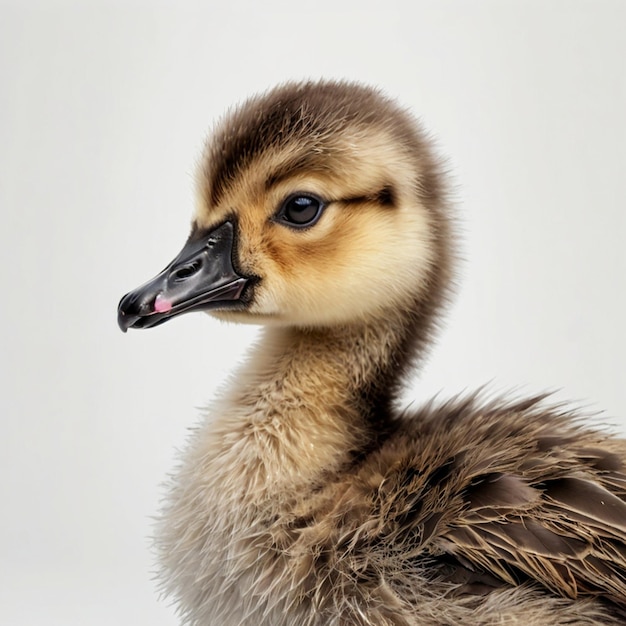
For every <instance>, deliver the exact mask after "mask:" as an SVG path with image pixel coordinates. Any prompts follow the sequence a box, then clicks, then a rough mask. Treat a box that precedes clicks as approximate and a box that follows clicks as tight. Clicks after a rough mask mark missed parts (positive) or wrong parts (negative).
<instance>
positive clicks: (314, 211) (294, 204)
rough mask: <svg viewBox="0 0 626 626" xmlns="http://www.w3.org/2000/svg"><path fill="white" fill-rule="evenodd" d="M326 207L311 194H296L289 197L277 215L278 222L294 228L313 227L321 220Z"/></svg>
mask: <svg viewBox="0 0 626 626" xmlns="http://www.w3.org/2000/svg"><path fill="white" fill-rule="evenodd" d="M325 207H326V205H325V204H324V202H323V201H322V200H321V199H320V198H318V197H316V196H313V195H311V194H304V193H299V194H294V195H292V196H289V197H288V198H287V199H286V200H285V201H284V202H283V203H282V205H281V207H280V209H279V211H278V213H277V214H276V218H275V219H276V221H277V222H280V223H282V224H286V225H288V226H291V227H293V228H305V227H307V226H312V225H313V224H315V222H317V220H318V219H319V218H320V216H321V214H322V212H323V211H324V208H325Z"/></svg>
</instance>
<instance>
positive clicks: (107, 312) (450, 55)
mask: <svg viewBox="0 0 626 626" xmlns="http://www.w3.org/2000/svg"><path fill="white" fill-rule="evenodd" d="M625 32H626V3H624V2H623V1H622V0H615V1H613V2H610V1H600V0H594V1H591V0H589V1H588V2H580V1H577V0H561V1H552V2H544V1H543V0H537V1H533V0H519V1H506V0H492V1H479V0H475V1H474V2H467V1H458V2H451V1H447V0H437V1H435V0H432V1H428V2H426V1H415V0H412V1H409V0H407V1H405V2H400V1H395V2H394V1H393V0H386V1H385V2H384V3H380V2H367V1H365V0H360V1H359V2H354V3H347V2H342V1H341V0H333V1H324V0H316V2H295V1H294V0H289V1H285V2H279V1H277V0H264V1H263V2H258V3H254V4H252V3H250V4H245V3H237V2H233V3H231V4H230V6H229V7H227V6H226V2H220V3H217V2H211V1H210V0H205V1H203V2H198V3H195V4H194V3H189V2H178V3H174V2H171V3H165V2H155V1H151V2H145V3H144V4H140V3H137V2H123V3H122V2H119V3H110V4H104V3H102V4H99V5H96V4H93V3H89V2H83V3H80V4H79V3H78V2H76V3H70V2H58V3H47V4H43V3H32V2H31V3H28V2H14V3H6V2H2V3H0V81H1V82H0V89H1V93H0V98H1V100H0V208H1V216H2V225H1V228H0V238H1V242H0V243H1V246H2V251H3V257H2V262H1V263H0V272H1V274H0V297H1V299H2V303H1V307H0V311H1V312H0V315H1V324H0V332H1V337H2V343H1V355H2V379H1V383H2V391H1V393H0V403H1V405H0V419H1V422H0V490H1V491H0V623H1V624H3V625H7V626H22V625H29V626H30V625H37V624H45V625H46V626H53V625H54V626H56V625H62V626H74V625H76V626H78V625H80V626H85V625H89V626H91V625H100V624H102V625H104V624H106V625H109V626H110V625H112V624H116V625H117V624H123V625H126V624H128V625H135V626H136V625H143V624H145V625H148V624H149V625H150V626H159V625H165V624H169V625H173V624H176V618H175V617H174V613H173V610H172V609H171V608H168V607H167V606H166V604H165V603H164V602H159V601H158V600H157V597H156V593H155V585H154V583H153V582H152V581H151V579H150V576H151V574H150V571H151V569H152V556H151V553H150V550H149V547H148V545H149V539H148V537H149V534H150V516H151V515H152V514H153V513H154V512H155V511H156V510H157V508H158V498H159V487H158V485H159V482H160V481H161V480H162V479H163V477H164V476H165V474H166V472H167V471H168V469H169V468H171V466H172V464H173V455H174V449H175V447H176V446H180V445H182V444H183V442H184V440H185V433H186V429H187V427H188V426H189V425H191V424H193V423H194V421H195V420H196V419H197V415H198V412H199V411H198V407H200V406H202V405H203V404H204V403H205V402H207V401H208V400H209V399H210V398H211V396H212V394H213V392H214V389H215V387H216V386H217V385H218V384H219V383H220V381H222V380H223V379H224V377H225V375H226V372H228V371H229V370H230V369H231V368H232V367H233V365H234V364H235V363H236V362H238V361H239V360H240V359H241V358H242V354H243V351H244V349H245V347H246V346H247V345H249V343H250V342H251V340H252V338H253V337H254V334H255V332H256V330H255V329H254V328H252V327H248V328H240V327H235V326H232V327H225V326H220V325H219V324H218V323H217V322H215V321H213V320H212V319H210V318H208V317H206V316H203V315H200V314H196V315H190V316H184V317H182V318H180V319H177V320H176V321H175V322H173V323H171V324H167V325H165V326H162V327H160V328H158V329H154V330H152V331H146V332H129V333H128V334H127V335H123V334H122V333H121V332H119V330H118V329H117V326H116V306H117V302H118V300H119V298H120V296H121V295H122V294H123V293H125V292H126V291H128V290H130V289H131V288H134V287H135V286H137V285H138V284H139V283H140V282H143V281H144V280H145V279H147V278H149V277H151V276H152V275H153V274H155V273H156V272H157V271H159V270H161V269H162V267H163V266H165V264H166V263H167V262H168V261H169V260H170V258H171V257H172V256H173V255H174V254H175V253H176V252H177V251H178V249H179V248H180V246H181V245H182V243H183V242H184V239H185V238H186V235H187V229H188V223H189V217H190V215H191V210H192V206H191V205H192V172H193V170H194V165H195V162H196V159H197V157H198V154H199V151H200V148H201V146H202V143H203V138H204V137H205V135H206V131H207V129H208V128H209V127H210V125H211V123H212V121H214V120H215V119H216V117H217V116H219V115H220V113H221V112H223V111H224V109H225V108H226V107H228V106H229V105H231V104H232V103H234V102H237V101H238V100H240V99H242V98H244V97H245V96H246V95H249V94H251V93H253V92H256V91H259V90H263V89H266V88H267V87H269V86H271V85H273V84H275V83H277V82H280V81H283V80H285V79H288V78H307V77H321V76H324V77H334V78H344V77H345V78H350V79H358V80H362V81H365V82H368V83H373V84H375V85H379V86H381V87H383V88H384V89H385V90H386V91H387V93H389V94H391V95H394V96H397V97H398V98H399V99H400V101H401V102H402V103H404V104H405V105H407V106H409V107H411V108H412V109H413V110H414V111H415V112H417V113H418V114H419V115H420V116H421V117H422V119H423V122H424V124H425V125H426V126H427V127H428V128H429V129H431V130H432V132H433V134H434V136H435V137H436V138H437V140H438V143H439V146H440V149H441V151H442V153H443V154H444V155H445V156H447V157H448V160H449V168H450V170H451V172H452V173H453V177H454V178H453V180H454V184H455V188H456V195H457V199H458V212H459V216H460V219H461V221H462V233H463V239H464V241H463V255H464V257H465V259H466V261H465V263H464V265H463V267H462V271H461V277H460V285H461V286H460V288H459V293H458V297H457V299H456V301H455V304H454V306H453V307H452V309H451V310H450V312H449V314H448V316H447V324H446V328H445V330H444V332H443V333H442V334H441V337H440V340H439V342H438V345H437V347H436V349H435V350H434V353H433V356H432V358H431V359H430V361H429V363H428V364H427V367H426V371H425V373H424V374H423V376H422V378H421V380H420V381H417V379H416V384H415V386H414V389H413V390H411V392H410V394H409V395H408V396H407V397H412V398H416V399H417V401H420V400H423V399H426V398H428V397H429V396H431V395H432V394H434V393H437V392H438V391H440V390H441V393H442V396H448V395H451V394H453V393H457V392H459V391H463V390H468V389H473V388H475V387H476V386H479V385H481V384H484V383H490V389H492V390H495V391H503V390H508V389H511V388H517V389H518V392H519V393H532V392H536V391H542V390H545V389H557V390H560V391H558V393H557V397H558V398H572V399H573V400H575V401H577V402H578V403H579V404H582V405H583V406H586V407H588V408H590V409H591V410H593V411H596V410H597V411H601V410H604V412H603V413H601V414H600V415H599V416H598V417H597V418H596V419H597V421H598V423H613V424H615V425H616V427H617V428H618V429H620V430H622V431H623V432H626V391H625V390H624V362H625V357H624V354H625V353H626V338H625V334H626V333H625V332H624V329H623V328H624V318H625V317H626V316H625V308H626V307H625V303H626V297H625V287H626V280H625V279H624V276H625V272H626V253H625V251H624V247H625V245H626V217H625V215H626V183H625V180H626V125H625V122H624V118H625V116H626V68H625V63H626V37H625V36H624V33H625Z"/></svg>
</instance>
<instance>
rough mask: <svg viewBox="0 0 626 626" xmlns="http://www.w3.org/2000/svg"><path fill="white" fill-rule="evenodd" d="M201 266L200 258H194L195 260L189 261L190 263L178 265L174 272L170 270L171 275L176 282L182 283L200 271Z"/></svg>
mask: <svg viewBox="0 0 626 626" xmlns="http://www.w3.org/2000/svg"><path fill="white" fill-rule="evenodd" d="M201 267H202V261H201V260H200V259H196V260H195V261H191V263H186V264H185V265H183V266H182V267H179V268H178V269H176V270H175V271H174V272H172V274H171V277H172V278H173V279H174V281H175V282H177V283H182V282H183V281H185V280H187V279H188V278H191V277H192V276H193V275H194V274H196V273H198V272H199V271H200V268H201Z"/></svg>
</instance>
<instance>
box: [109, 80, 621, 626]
mask: <svg viewBox="0 0 626 626" xmlns="http://www.w3.org/2000/svg"><path fill="white" fill-rule="evenodd" d="M449 222H450V216H449V209H448V206H447V198H446V187H445V181H444V180H443V177H442V173H441V168H440V166H439V163H438V161H437V159H436V158H435V156H434V155H433V152H432V150H431V147H430V145H429V142H428V140H427V139H426V137H425V135H424V133H423V131H422V130H421V129H420V127H419V126H418V125H417V123H416V122H415V120H414V119H413V118H412V116H411V115H410V114H409V113H408V112H406V111H405V110H404V109H402V108H400V107H399V106H398V105H397V104H395V103H394V102H393V101H391V100H389V99H388V98H387V97H385V96H384V95H382V94H381V93H380V92H378V91H376V90H374V89H371V88H368V87H365V86H361V85H358V84H354V83H344V82H330V81H322V82H303V83H288V84H285V85H282V86H279V87H277V88H275V89H273V90H271V91H269V92H267V93H266V94H263V95H260V96H257V97H253V98H251V99H250V100H248V101H247V102H245V103H244V104H243V105H241V106H240V107H239V108H236V109H235V110H233V111H232V112H230V113H229V114H228V115H227V116H226V117H225V118H224V119H223V120H222V122H221V124H220V125H219V126H218V127H217V129H216V130H215V132H214V133H213V135H212V137H211V139H210V140H209V141H208V143H207V146H206V151H205V153H204V157H203V160H202V165H201V167H200V170H199V175H198V200H197V207H196V212H195V215H194V217H193V221H192V226H191V234H190V236H189V239H188V240H187V242H186V244H185V246H184V247H183V249H182V251H181V252H180V254H179V255H178V256H177V257H176V258H175V259H174V261H172V263H171V264H170V265H168V267H167V268H166V269H165V270H163V271H162V272H161V273H160V274H159V275H158V276H156V278H154V279H153V280H151V281H149V282H147V283H146V284H144V285H143V286H141V287H139V288H138V289H136V290H135V291H133V292H131V293H129V294H127V295H126V296H124V298H122V300H121V302H120V305H119V311H118V319H119V324H120V327H121V328H122V330H124V331H125V330H127V329H128V328H151V327H153V326H156V325H158V324H161V323H163V322H166V321H167V320H170V319H172V318H174V317H176V316H177V315H179V314H181V313H184V312H187V311H209V312H210V313H211V314H212V315H214V316H215V317H217V318H219V319H223V320H228V321H235V322H249V323H253V324H261V325H263V326H264V329H263V331H262V335H261V339H260V341H259V343H258V345H256V346H255V347H254V349H253V350H252V352H251V354H250V356H249V357H248V360H247V362H246V363H244V364H243V366H242V367H241V368H240V369H239V371H238V372H237V373H236V374H235V376H234V377H233V378H232V381H231V384H230V387H229V388H227V389H225V390H224V391H223V392H222V393H221V394H220V396H219V397H218V398H217V399H216V400H215V402H214V403H213V405H212V407H211V409H210V411H209V414H208V415H207V416H206V418H205V419H204V420H203V421H202V423H201V424H200V425H199V426H198V427H197V428H196V429H195V430H194V431H193V433H192V435H191V437H190V439H189V442H188V446H187V449H186V450H185V452H184V454H183V455H182V457H181V460H180V465H179V467H178V468H177V469H176V470H175V473H174V475H173V477H172V478H171V480H170V483H169V485H168V488H167V495H166V500H165V505H164V507H163V510H162V512H161V515H160V519H159V522H158V527H157V533H156V535H157V536H156V546H157V549H158V555H159V563H160V576H161V580H162V585H163V589H164V591H165V592H166V593H167V594H169V595H170V596H171V597H172V598H173V599H174V601H175V602H176V604H177V606H178V607H179V610H180V615H181V619H182V623H184V624H188V625H192V626H322V625H323V626H418V625H420V626H422V625H429V626H431V625H432V626H434V625H440V626H443V625H446V626H453V625H454V626H470V625H480V626H492V625H493V626H495V625H496V624H499V625H501V624H507V625H514V624H523V625H524V626H555V625H565V624H567V625H569V626H574V625H577V626H583V625H590V624H613V625H617V624H624V623H626V469H625V465H626V442H625V441H624V440H621V439H618V438H615V437H611V436H610V435H607V434H605V433H601V432H596V431H594V430H591V429H589V428H587V427H585V426H584V425H582V424H581V422H580V420H579V419H577V417H576V416H575V415H574V414H573V413H572V412H569V411H568V410H567V409H564V408H562V407H561V408H549V407H547V406H546V405H545V403H544V399H543V398H540V397H534V398H529V399H526V400H518V401H491V402H484V401H482V400H481V399H480V398H479V397H478V395H477V394H476V395H474V396H471V397H468V398H465V399H459V398H457V399H454V400H451V401H449V402H447V403H440V404H437V403H434V402H431V403H428V404H426V405H425V406H424V407H423V408H421V409H419V410H415V411H414V410H412V411H405V412H401V411H399V410H397V409H396V400H397V397H398V394H399V391H400V388H401V386H402V384H403V382H404V381H405V379H406V377H407V375H408V374H410V372H411V371H412V369H413V368H414V367H415V366H416V365H417V364H418V363H419V361H420V359H421V358H422V357H423V355H424V354H425V352H426V350H427V348H428V347H429V344H430V343H431V339H432V335H433V330H434V329H435V326H436V324H437V320H438V316H439V315H440V314H441V309H442V305H443V304H444V303H445V302H446V300H447V295H448V289H449V285H450V281H451V275H452V269H453V260H454V245H453V244H454V241H453V236H452V233H451V228H450V223H449Z"/></svg>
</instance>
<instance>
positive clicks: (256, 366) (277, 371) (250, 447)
mask: <svg viewBox="0 0 626 626" xmlns="http://www.w3.org/2000/svg"><path fill="white" fill-rule="evenodd" d="M407 332H408V328H407V327H406V324H404V325H403V324H402V323H401V321H400V319H389V318H387V319H386V320H385V321H384V322H381V321H379V322H377V323H375V324H359V325H351V326H343V327H337V328H324V329H313V330H311V329H307V330H304V329H297V328H271V327H270V328H266V329H265V330H264V332H263V334H262V338H261V340H260V342H259V344H258V345H257V346H256V347H255V349H254V350H253V352H252V355H251V357H250V359H249V360H248V362H247V363H246V364H245V365H244V367H243V368H242V369H241V371H240V372H238V374H237V375H236V376H235V381H236V383H235V384H234V385H233V387H232V388H231V389H230V390H229V391H227V392H226V394H225V395H224V397H223V398H222V399H221V401H220V402H219V403H218V405H217V406H216V407H215V409H216V413H217V419H216V421H215V422H213V423H212V424H211V426H210V428H211V430H212V431H213V432H214V433H215V434H217V436H218V437H219V439H221V440H222V442H223V443H224V444H225V448H224V449H223V450H222V452H223V453H227V454H228V455H229V456H230V455H231V454H235V458H236V459H237V461H236V462H237V464H238V466H239V468H240V469H239V472H243V471H244V470H245V471H246V472H247V473H248V481H246V485H245V489H246V491H248V493H250V491H251V490H252V489H254V490H257V491H261V492H264V491H266V490H269V491H270V492H272V496H273V497H275V496H276V490H279V491H281V490H287V491H290V492H292V491H293V489H295V488H298V487H304V486H305V485H309V486H310V485H311V484H314V483H316V482H317V481H319V480H322V479H323V477H324V476H325V475H327V473H328V472H337V471H340V470H341V469H342V468H344V467H346V465H349V464H350V463H353V462H354V461H355V460H356V459H358V457H359V456H360V455H362V454H363V453H365V452H367V451H368V450H369V449H371V448H372V447H375V446H376V444H377V443H378V442H379V441H380V439H381V438H384V437H385V436H386V434H387V433H388V432H389V430H390V428H391V420H390V417H389V415H390V408H391V407H390V397H391V394H392V393H393V392H394V391H395V389H396V388H397V384H398V375H399V373H400V371H401V370H402V367H401V365H400V364H399V363H398V355H402V354H404V352H405V350H404V345H405V344H406V342H407V336H406V335H407ZM236 440H238V442H237V441H236ZM235 458H233V462H235ZM268 495H269V494H268Z"/></svg>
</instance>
